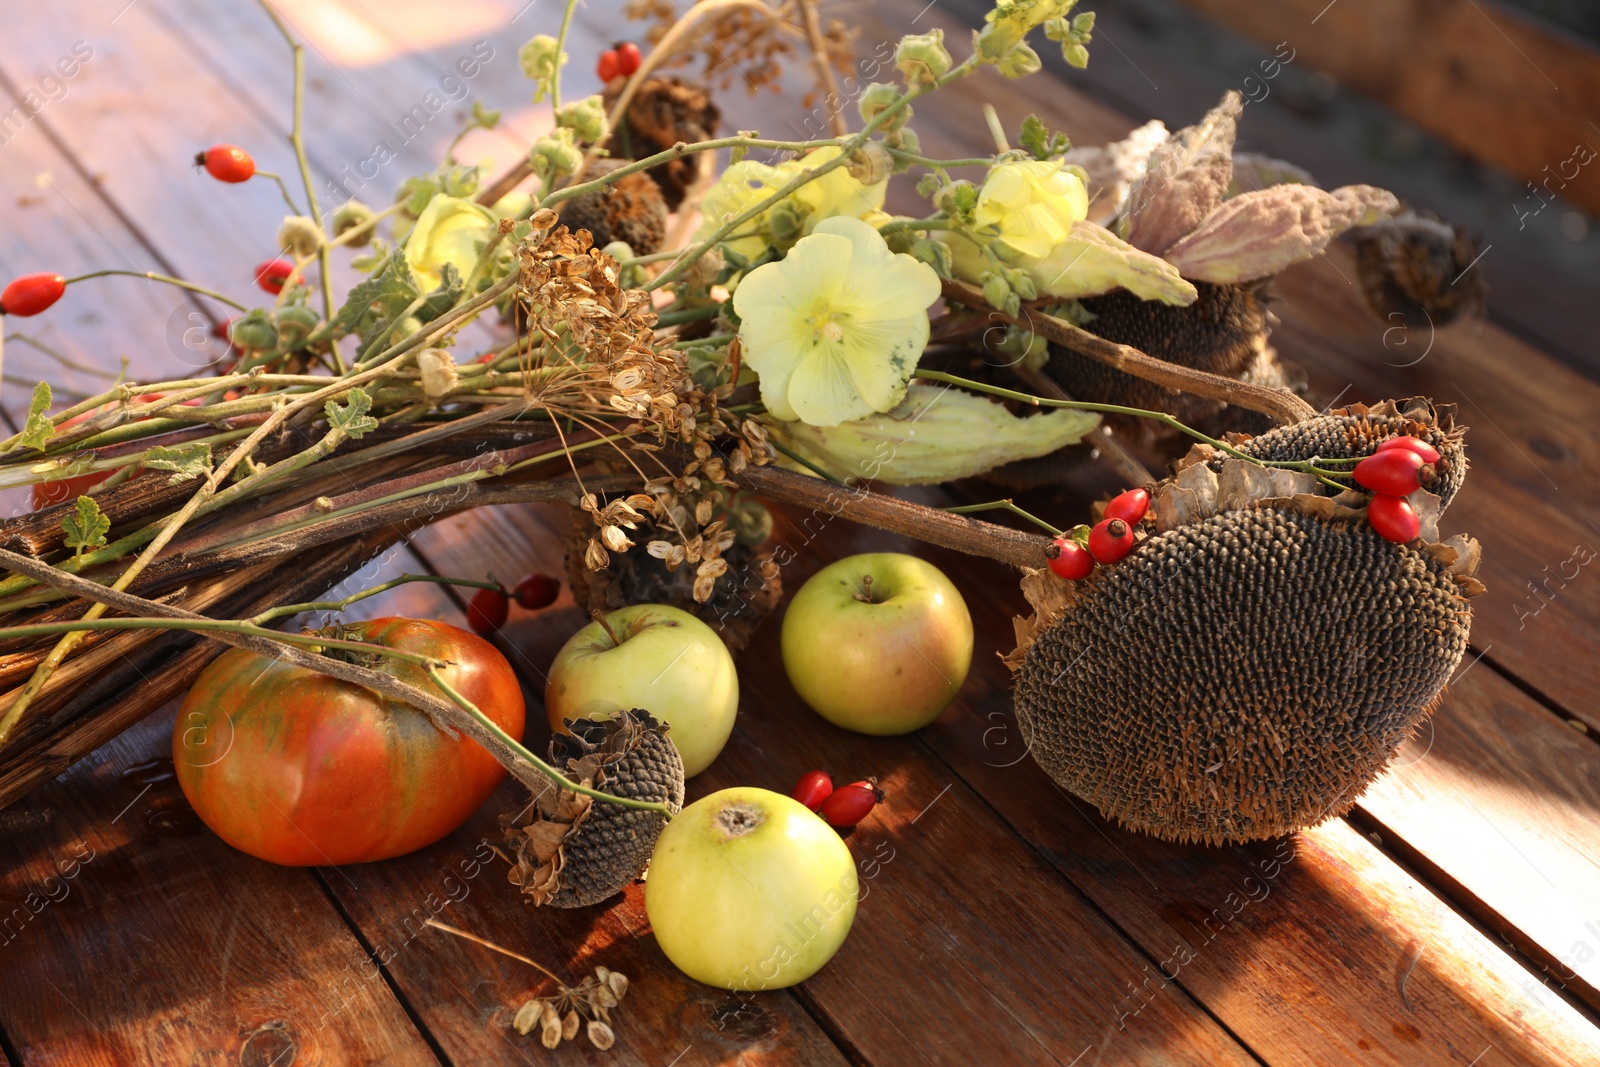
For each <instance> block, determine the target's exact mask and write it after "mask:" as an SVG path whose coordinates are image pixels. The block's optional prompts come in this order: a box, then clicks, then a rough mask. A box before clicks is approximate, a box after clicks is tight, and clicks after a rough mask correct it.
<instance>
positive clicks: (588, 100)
mask: <svg viewBox="0 0 1600 1067" xmlns="http://www.w3.org/2000/svg"><path fill="white" fill-rule="evenodd" d="M556 125H557V126H565V127H567V128H568V129H570V130H572V132H574V133H576V134H577V135H578V139H579V140H580V141H587V142H588V143H590V144H599V143H600V142H601V141H604V140H605V139H606V134H607V133H608V132H609V127H608V126H607V125H606V105H605V103H604V102H603V101H602V100H601V99H600V97H598V96H586V97H584V98H583V99H582V100H579V101H577V102H576V103H572V104H567V105H565V106H563V107H562V108H561V110H559V111H557V112H556Z"/></svg>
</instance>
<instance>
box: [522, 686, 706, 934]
mask: <svg viewBox="0 0 1600 1067" xmlns="http://www.w3.org/2000/svg"><path fill="white" fill-rule="evenodd" d="M568 727H569V728H570V729H571V731H572V732H571V733H564V734H556V735H555V736H554V737H552V738H551V739H550V762H551V763H552V764H553V765H554V766H555V767H557V768H558V769H560V770H561V771H562V772H563V773H564V774H566V775H567V776H568V777H569V778H571V779H572V780H574V781H580V782H583V781H587V782H589V783H590V784H591V785H592V787H593V788H595V789H598V790H601V791H602V792H606V793H610V794H612V795H614V796H619V797H624V798H627V799H629V800H646V801H654V802H658V803H665V804H666V805H667V806H668V807H669V808H670V809H671V810H672V811H674V812H676V811H678V810H679V809H680V808H682V807H683V760H682V759H681V758H680V757H679V755H678V748H677V746H676V745H674V744H673V743H672V740H671V739H670V738H669V737H668V736H667V733H666V727H665V726H664V725H663V724H661V723H659V722H657V721H656V719H655V718H654V717H653V716H652V715H651V714H650V713H649V712H647V711H642V710H639V709H634V710H632V711H624V712H622V713H620V714H619V715H618V716H617V717H616V718H613V719H605V720H602V721H598V722H597V721H594V720H590V719H577V720H572V721H569V722H568ZM500 823H501V826H502V827H503V828H504V829H505V832H506V841H507V844H508V845H509V846H510V847H511V850H512V852H513V859H512V868H511V872H510V874H509V878H510V881H511V883H512V884H513V885H517V886H521V887H522V892H523V895H524V896H526V897H528V898H529V899H530V900H532V901H533V903H535V904H550V905H553V906H555V907H558V908H577V907H584V906H586V905H589V904H594V903H597V902H599V901H602V900H605V899H606V898H607V897H610V896H613V895H615V894H616V893H619V892H621V891H622V890H623V889H624V888H626V887H627V886H628V885H629V884H631V883H632V882H634V881H635V880H636V879H637V878H638V877H639V875H640V874H642V873H643V872H644V869H645V867H646V866H648V865H649V862H650V853H651V851H652V850H653V849H654V848H655V843H656V838H658V837H660V836H661V830H662V828H663V827H664V826H665V825H666V820H665V819H663V818H662V816H661V814H660V813H659V812H654V811H646V810H642V809H638V808H625V807H622V806H621V805H619V804H611V803H607V802H605V801H596V800H591V799H590V798H589V797H586V796H582V795H580V794H577V793H571V792H568V791H567V790H564V789H551V790H549V791H547V792H545V793H542V794H540V795H539V796H538V797H535V798H534V801H533V802H532V803H531V804H529V805H528V806H527V807H526V808H524V809H522V810H521V811H518V812H515V813H512V814H509V815H502V816H501V817H500Z"/></svg>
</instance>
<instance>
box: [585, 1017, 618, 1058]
mask: <svg viewBox="0 0 1600 1067" xmlns="http://www.w3.org/2000/svg"><path fill="white" fill-rule="evenodd" d="M588 1030H589V1041H590V1043H592V1044H593V1045H594V1047H595V1048H597V1049H599V1050H600V1051H601V1052H604V1051H605V1050H606V1049H608V1048H610V1047H611V1046H612V1045H615V1044H616V1043H617V1035H616V1034H614V1033H612V1032H611V1027H609V1026H607V1025H606V1024H605V1023H603V1022H601V1021H600V1020H599V1019H591V1020H589V1027H588Z"/></svg>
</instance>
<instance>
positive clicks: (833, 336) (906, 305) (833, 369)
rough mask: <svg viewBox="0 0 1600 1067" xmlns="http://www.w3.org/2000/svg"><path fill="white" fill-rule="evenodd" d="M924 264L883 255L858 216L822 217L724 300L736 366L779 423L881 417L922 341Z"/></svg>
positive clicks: (927, 278) (929, 280)
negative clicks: (734, 316)
mask: <svg viewBox="0 0 1600 1067" xmlns="http://www.w3.org/2000/svg"><path fill="white" fill-rule="evenodd" d="M937 299H939V276H938V274H936V273H935V272H934V270H933V268H932V267H930V266H928V265H927V264H926V263H922V262H920V261H918V260H916V259H913V258H912V257H910V256H908V255H904V254H898V253H895V252H891V251H889V245H888V243H887V242H885V241H884V239H883V236H882V235H881V234H879V233H878V231H877V230H875V229H873V228H872V227H871V226H869V225H868V224H867V223H865V222H862V221H861V220H860V219H855V218H849V217H846V216H836V217H834V218H828V219H823V220H822V221H820V222H818V223H817V225H816V229H815V230H814V231H813V232H812V233H811V234H810V235H809V236H806V237H802V238H801V239H800V240H799V241H798V242H796V243H795V246H794V247H793V248H791V249H790V250H789V254H788V255H787V256H785V257H784V258H783V259H782V260H780V261H779V262H777V263H767V264H763V265H762V266H760V267H757V268H756V269H755V270H753V271H751V272H750V273H749V274H748V275H746V276H745V279H744V280H743V281H742V282H741V283H740V284H739V288H738V289H737V290H735V291H734V294H733V309H734V311H735V312H736V313H738V315H739V319H740V327H739V338H740V341H741V343H742V344H743V346H744V359H745V362H746V363H748V364H749V365H750V366H751V367H753V368H754V369H755V371H756V373H757V374H759V375H760V376H761V400H762V402H763V403H765V404H766V406H767V410H768V411H770V412H771V413H772V414H773V415H774V416H776V417H777V418H780V419H784V420H788V421H793V420H796V419H799V420H801V421H804V422H807V423H810V424H811V425H813V426H837V425H838V424H839V423H841V422H846V421H848V420H850V419H858V418H861V417H862V416H863V415H870V414H872V413H873V412H876V411H888V410H889V409H890V408H892V407H894V406H895V405H896V404H898V403H899V402H900V401H901V399H902V398H903V397H904V396H905V393H906V383H907V382H908V381H910V379H911V375H912V374H913V373H914V372H915V371H916V368H917V361H918V360H919V359H921V358H922V350H923V348H924V347H925V346H926V345H927V343H928V307H929V305H931V304H932V303H933V302H934V301H935V300H937Z"/></svg>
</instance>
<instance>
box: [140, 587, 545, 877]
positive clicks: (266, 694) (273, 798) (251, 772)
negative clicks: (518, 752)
mask: <svg viewBox="0 0 1600 1067" xmlns="http://www.w3.org/2000/svg"><path fill="white" fill-rule="evenodd" d="M342 636H347V637H351V638H353V639H354V640H358V641H369V642H372V643H373V644H379V645H386V646H388V647H390V648H396V649H401V650H403V651H407V652H416V653H420V654H422V655H425V656H428V657H430V658H433V659H438V660H447V661H449V664H448V665H447V666H446V667H445V668H444V669H443V670H442V671H441V672H440V673H441V674H442V675H443V677H444V679H445V681H447V682H448V683H449V684H450V685H451V686H453V687H454V688H455V689H456V690H457V691H458V692H460V693H461V694H462V695H464V696H465V697H466V698H467V699H468V700H470V701H472V702H473V703H474V704H476V705H477V706H478V707H479V708H481V709H482V710H483V712H484V714H486V715H488V716H489V718H491V719H493V720H494V721H495V722H496V723H498V724H499V726H500V728H501V729H503V730H505V732H506V733H508V734H510V735H511V736H512V737H514V738H519V739H520V738H521V737H522V727H523V713H524V709H523V704H522V689H521V687H520V686H519V685H518V684H517V677H516V675H515V674H514V673H512V670H511V665H510V664H509V663H507V662H506V659H505V657H504V656H502V655H501V654H500V653H499V652H498V651H496V650H495V647H494V646H493V645H491V644H489V642H487V641H485V640H483V639H482V638H480V637H474V636H473V635H472V634H469V633H467V632H466V631H465V630H460V629H457V628H456V627H454V626H451V625H449V624H448V623H442V622H434V621H432V620H428V619H394V618H390V619H374V620H372V621H371V622H364V623H359V624H356V625H355V626H350V627H345V628H344V633H343V634H342ZM371 666H372V667H373V669H375V670H379V671H382V672H384V673H385V674H388V675H391V676H392V677H394V678H397V679H399V680H400V681H403V682H408V683H410V684H411V685H414V686H416V687H418V688H419V689H423V690H427V691H430V692H433V691H436V690H435V689H434V687H433V683H432V681H431V680H430V679H429V678H428V676H427V674H426V673H425V672H424V671H423V670H422V668H421V667H419V666H417V665H415V664H410V663H403V662H401V661H399V660H394V659H388V658H378V659H377V660H376V662H374V663H373V664H371ZM172 757H173V762H174V764H175V765H176V767H177V772H178V782H179V783H180V784H181V785H182V786H183V792H184V795H185V796H187V797H188V798H189V803H190V804H192V805H193V806H194V810H195V812H196V813H197V814H199V816H200V818H201V819H202V820H203V821H204V822H205V824H206V825H207V826H209V827H211V829H212V830H214V831H216V833H217V836H219V837H221V838H222V839H223V840H224V841H226V842H228V844H230V845H232V846H233V847H234V848H237V849H239V850H241V851H243V852H248V853H249V854H250V855H252V856H256V857H258V858H260V859H264V860H267V861H269V862H272V863H282V864H286V865H290V866H314V865H324V864H344V863H364V862H366V861H368V860H380V859H387V858H389V857H391V856H400V855H404V854H405V853H407V852H414V851H415V850H417V849H419V848H422V847H424V846H425V845H431V844H432V843H433V842H435V841H437V840H439V839H440V838H442V837H444V836H445V835H446V834H448V833H450V832H451V831H452V830H454V829H456V827H458V826H460V825H461V824H462V823H463V822H465V821H466V820H467V819H468V818H469V817H470V816H471V815H472V813H473V812H475V811H477V810H478V808H479V807H481V806H482V805H483V802H484V801H485V800H487V799H489V794H490V793H492V792H494V789H495V787H496V786H498V785H499V784H500V782H501V780H502V779H503V778H504V777H505V773H506V772H505V770H504V769H503V768H502V767H501V766H500V764H499V763H498V762H496V761H495V758H494V757H493V756H491V755H489V753H488V752H486V751H485V750H484V749H483V748H482V747H481V746H480V745H479V744H478V743H477V742H476V741H473V740H471V739H470V738H466V737H457V738H454V739H452V738H449V737H446V736H445V735H444V734H443V733H441V732H440V731H439V729H438V728H437V727H435V726H434V725H433V723H432V722H430V721H429V720H428V717H427V716H426V715H424V714H423V713H422V712H420V711H418V710H416V709H415V708H412V707H409V706H404V705H398V704H396V703H394V702H393V701H391V700H389V699H387V698H385V697H381V696H379V695H378V694H376V693H374V692H372V691H370V690H368V689H364V688H362V687H361V686H358V685H352V684H351V683H349V682H344V681H340V680H339V679H337V678H333V677H330V676H328V675H325V674H318V673H317V672H315V671H312V670H308V669H306V668H304V667H299V666H295V665H293V664H289V663H285V662H283V661H282V660H278V659H274V658H272V657H269V656H262V655H258V654H256V653H254V652H249V651H246V650H244V649H237V648H236V649H231V650H229V651H227V652H225V653H223V654H222V655H221V656H220V657H218V658H217V659H216V660H215V661H214V662H213V663H212V664H211V666H209V667H207V668H206V669H205V670H204V671H202V672H201V674H200V677H199V678H198V679H196V680H195V683H194V687H193V688H192V689H190V690H189V695H188V696H187V697H185V698H184V701H183V707H182V708H181V709H179V711H178V721H177V723H176V724H175V725H174V727H173V733H172Z"/></svg>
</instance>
